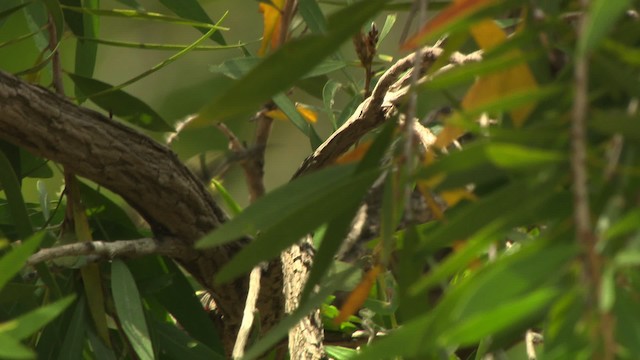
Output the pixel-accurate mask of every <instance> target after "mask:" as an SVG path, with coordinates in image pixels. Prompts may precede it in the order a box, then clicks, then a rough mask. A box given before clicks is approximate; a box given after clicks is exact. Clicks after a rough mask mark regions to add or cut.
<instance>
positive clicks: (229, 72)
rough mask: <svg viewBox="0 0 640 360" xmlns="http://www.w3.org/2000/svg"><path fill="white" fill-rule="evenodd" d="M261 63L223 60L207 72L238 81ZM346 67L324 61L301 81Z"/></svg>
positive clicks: (243, 59) (342, 64)
mask: <svg viewBox="0 0 640 360" xmlns="http://www.w3.org/2000/svg"><path fill="white" fill-rule="evenodd" d="M261 61H262V59H260V58H257V57H242V58H236V59H229V60H225V61H224V62H222V64H220V65H212V66H211V67H210V68H209V70H210V71H211V72H214V73H221V74H224V75H225V76H228V77H229V78H231V79H240V78H242V77H243V76H245V75H247V74H248V73H249V72H251V70H253V69H254V68H255V67H256V66H258V65H259V64H260V62H261ZM346 66H347V64H346V63H345V62H344V61H339V60H325V61H323V62H321V63H320V64H318V65H317V66H316V67H314V68H313V69H311V70H310V71H309V72H308V73H306V74H305V75H304V76H302V77H301V79H307V78H312V77H314V76H320V75H324V74H328V73H330V72H334V71H336V70H340V69H343V68H344V67H346Z"/></svg>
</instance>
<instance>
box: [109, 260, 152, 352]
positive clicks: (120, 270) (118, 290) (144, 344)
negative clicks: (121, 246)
mask: <svg viewBox="0 0 640 360" xmlns="http://www.w3.org/2000/svg"><path fill="white" fill-rule="evenodd" d="M111 289H112V291H113V302H114V303H115V307H116V312H117V314H118V318H119V319H120V324H121V325H122V329H123V330H124V333H125V334H126V335H127V338H128V339H129V342H130V343H131V346H132V347H133V349H134V350H135V352H136V354H137V355H138V357H140V359H142V360H147V359H154V358H155V356H154V352H153V347H152V346H151V338H150V337H149V330H148V328H147V322H146V320H145V317H144V310H143V309H142V302H141V298H140V293H139V292H138V288H137V287H136V282H135V280H134V279H133V276H132V275H131V272H129V269H128V268H127V265H125V263H124V262H122V261H120V260H116V261H114V262H113V263H112V264H111Z"/></svg>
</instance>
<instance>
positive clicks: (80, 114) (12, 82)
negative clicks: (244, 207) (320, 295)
mask: <svg viewBox="0 0 640 360" xmlns="http://www.w3.org/2000/svg"><path fill="white" fill-rule="evenodd" d="M0 138H2V139H4V140H6V141H8V142H10V143H13V144H15V145H18V146H20V147H22V148H24V149H26V150H28V151H30V152H32V153H34V154H36V155H39V156H42V157H45V158H48V159H51V160H53V161H56V162H58V163H60V164H62V165H63V166H64V167H65V169H67V170H69V171H71V172H72V173H74V174H77V175H79V176H83V177H85V178H87V179H90V180H92V181H95V182H96V183H98V184H100V185H102V186H104V187H106V188H108V189H110V190H112V191H114V192H115V193H117V194H119V195H120V196H122V197H123V198H124V199H125V200H126V201H127V202H128V203H129V204H130V205H131V206H133V207H134V208H135V209H137V210H138V211H139V212H140V214H141V215H142V216H143V217H144V218H145V219H146V220H147V221H148V222H149V224H150V225H151V227H152V230H153V231H154V234H155V236H156V237H157V238H159V239H163V238H164V237H166V236H170V237H174V238H175V239H177V241H179V242H182V243H183V244H184V246H192V245H193V242H194V241H196V240H197V239H199V238H200V237H201V236H203V235H204V234H206V233H207V232H209V231H211V230H213V229H214V228H216V227H217V226H219V224H221V223H222V222H223V221H225V220H226V219H227V217H226V215H225V214H224V212H223V211H222V210H221V209H220V208H219V207H218V205H217V204H216V203H215V201H214V200H213V198H212V197H211V195H210V194H209V193H208V191H207V189H206V187H205V186H204V184H202V183H201V182H200V181H199V180H198V179H197V178H196V176H195V175H194V174H193V173H192V172H191V171H189V170H188V169H187V168H186V167H185V166H184V165H183V164H182V163H181V162H180V160H179V159H178V158H177V156H176V155H175V154H174V153H173V152H171V150H169V149H168V148H166V147H165V146H162V145H160V144H158V143H157V142H155V141H153V140H152V139H150V138H149V137H147V136H145V135H143V134H141V133H139V132H138V131H136V130H134V129H132V128H130V127H128V126H126V125H123V124H121V123H118V122H116V121H113V120H111V119H109V118H107V117H105V116H103V115H101V114H100V113H98V112H96V111H93V110H89V109H85V108H82V107H79V106H77V105H75V104H73V103H72V102H70V101H69V100H67V99H66V98H63V97H61V96H58V95H56V94H53V93H51V92H50V91H48V90H46V89H43V88H41V87H38V86H34V85H30V84H27V83H25V82H23V81H21V80H20V79H18V78H16V77H14V76H12V75H10V74H7V73H5V72H2V71H0ZM246 241H247V239H240V240H238V241H236V242H233V243H230V244H226V245H224V246H220V247H216V248H214V249H206V250H202V251H198V254H199V256H198V257H197V258H196V259H194V260H193V261H182V260H180V259H177V260H178V261H179V262H180V263H181V265H182V266H183V267H184V268H185V269H186V270H187V271H188V272H189V273H191V274H192V275H193V276H194V277H195V278H196V279H198V281H200V283H202V284H203V286H205V287H206V288H208V289H209V290H211V292H212V296H213V298H214V300H215V302H216V307H217V309H219V311H220V313H221V316H223V317H224V319H225V321H224V327H225V329H223V342H224V344H225V346H226V348H227V350H228V351H229V354H230V353H231V349H232V348H233V342H234V339H235V334H236V333H237V329H238V327H239V324H240V322H241V320H242V306H241V304H242V303H243V302H244V299H245V296H246V293H247V284H248V278H247V277H245V278H241V279H238V280H236V281H234V282H231V283H227V284H222V285H220V284H216V283H214V281H213V279H214V276H215V274H216V272H217V271H218V270H219V269H220V268H221V267H222V266H223V265H224V264H226V263H227V262H228V261H229V259H231V257H232V256H233V255H234V254H236V253H237V252H238V251H239V250H240V249H241V248H242V246H243V244H245V243H246ZM278 271H279V269H278ZM281 277H282V276H281V275H280V276H270V277H267V279H266V280H265V281H268V282H266V283H265V284H264V285H263V289H266V290H265V291H268V292H269V291H273V289H274V288H277V289H281V288H282V284H281ZM258 307H259V311H260V312H261V313H265V314H267V315H266V316H265V317H264V318H263V319H262V326H263V329H265V331H266V330H267V329H269V328H270V327H271V326H273V325H274V324H275V323H277V321H278V319H279V318H280V316H281V314H278V313H274V309H280V308H281V307H282V305H281V303H280V299H278V298H274V297H273V296H271V294H269V295H268V296H267V295H265V296H264V298H263V299H262V301H260V302H259V304H258Z"/></svg>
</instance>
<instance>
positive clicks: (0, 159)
mask: <svg viewBox="0 0 640 360" xmlns="http://www.w3.org/2000/svg"><path fill="white" fill-rule="evenodd" d="M0 185H1V187H2V188H3V189H4V193H5V196H6V197H7V201H8V203H9V209H10V210H11V217H12V218H13V221H14V224H15V226H16V230H17V231H18V236H20V237H22V238H23V239H24V238H27V237H28V236H29V235H31V234H32V233H33V227H32V225H31V219H30V218H29V214H28V212H27V207H26V205H25V203H24V199H23V198H22V191H21V189H20V183H19V181H18V177H17V176H16V174H15V172H14V171H13V167H12V166H11V162H9V159H7V157H6V156H5V154H4V152H2V151H0ZM0 288H2V286H0Z"/></svg>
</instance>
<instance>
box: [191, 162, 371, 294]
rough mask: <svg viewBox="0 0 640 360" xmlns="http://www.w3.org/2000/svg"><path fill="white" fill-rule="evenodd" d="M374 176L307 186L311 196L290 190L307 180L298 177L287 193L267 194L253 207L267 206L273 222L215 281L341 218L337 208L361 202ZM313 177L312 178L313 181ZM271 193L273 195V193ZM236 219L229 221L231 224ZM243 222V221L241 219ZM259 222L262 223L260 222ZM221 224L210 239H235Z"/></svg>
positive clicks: (366, 173)
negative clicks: (320, 186)
mask: <svg viewBox="0 0 640 360" xmlns="http://www.w3.org/2000/svg"><path fill="white" fill-rule="evenodd" d="M328 170H330V169H327V171H319V172H318V173H324V174H321V175H324V176H327V175H329V174H335V173H334V172H329V171H328ZM341 170H342V169H341ZM318 173H315V174H311V175H309V176H308V177H312V176H314V175H316V174H318ZM378 173H379V171H378V170H377V169H373V170H369V171H364V172H362V173H358V174H354V175H351V176H339V177H338V179H337V180H338V181H336V182H332V184H333V186H331V187H330V188H328V189H326V188H324V187H323V188H322V189H320V188H319V186H318V187H317V188H316V189H313V186H314V185H309V186H311V187H312V189H311V190H317V191H314V192H311V193H309V192H310V191H309V189H306V191H304V190H301V191H300V192H296V191H293V186H291V187H289V185H293V184H294V183H296V184H295V185H296V187H297V186H299V185H300V183H302V180H307V181H308V180H309V179H308V177H302V178H300V181H297V180H294V181H292V182H291V183H289V184H288V185H285V186H284V187H283V188H281V189H279V190H283V189H287V188H289V189H290V190H291V191H290V192H289V191H280V192H279V193H278V194H275V195H274V196H269V195H270V194H268V195H266V196H265V197H263V198H261V199H260V200H258V202H256V203H255V205H258V203H259V202H262V204H261V206H264V204H267V206H268V207H269V208H270V211H271V212H278V213H279V214H278V215H274V216H275V217H276V219H274V221H273V222H271V223H269V224H268V225H267V227H265V228H263V230H262V232H261V233H260V234H259V236H258V238H257V239H255V240H254V241H253V242H251V243H249V244H248V245H247V246H246V247H244V248H243V249H242V250H241V251H240V252H239V253H238V254H237V255H236V256H235V257H234V258H233V259H231V261H229V263H227V264H226V265H225V266H224V267H223V268H222V269H221V270H220V272H219V273H218V274H217V277H216V280H217V281H219V282H225V281H228V280H231V279H233V278H236V277H237V276H239V275H241V274H242V273H244V272H246V271H249V270H250V269H251V268H253V266H255V264H258V263H259V262H261V261H264V260H269V259H271V258H273V257H276V256H277V255H278V254H280V252H281V251H282V250H284V249H286V248H287V247H289V246H290V245H291V244H293V243H295V242H297V241H298V240H300V238H302V236H305V235H306V234H308V233H310V232H312V231H313V230H315V229H316V228H317V227H318V226H320V225H322V224H323V223H325V222H327V221H331V220H332V219H334V218H336V216H339V215H341V214H342V211H341V209H346V208H348V207H349V206H351V204H352V203H353V202H360V201H362V196H360V194H361V193H362V189H368V188H369V186H371V184H372V183H373V181H374V180H375V179H376V177H377V176H378ZM324 176H323V177H324ZM315 178H316V177H314V179H315ZM324 181H325V182H326V183H330V182H331V181H330V180H329V179H327V180H324ZM305 183H307V182H305ZM324 185H325V184H323V186H324ZM320 190H322V191H320ZM273 193H275V191H274V192H273ZM302 193H306V194H308V195H309V196H308V197H306V198H304V199H300V200H299V201H298V202H297V203H296V204H294V205H293V206H287V205H284V203H285V202H286V201H289V199H291V198H298V197H299V196H300V195H302ZM282 196H287V197H288V198H289V199H287V200H285V199H282ZM298 199H299V198H298ZM279 204H280V205H279ZM250 208H251V206H250V207H249V208H247V210H245V211H248V210H249V209H250ZM275 209H279V211H274V210H275ZM327 209H331V211H327ZM254 211H255V210H254ZM243 214H244V213H242V214H240V215H238V217H237V218H236V219H240V217H242V215H243ZM252 216H253V215H252ZM259 216H260V217H262V218H264V217H265V213H261V215H259ZM236 219H233V220H232V221H231V223H233V222H234V221H235V220H236ZM243 221H246V219H243ZM260 221H261V222H262V221H264V220H260ZM227 224H229V223H227ZM241 224H242V222H241ZM225 225H226V224H225ZM225 225H223V226H222V227H220V229H219V230H218V231H220V235H219V237H218V238H217V239H214V240H217V241H220V240H227V238H228V237H229V236H231V239H234V238H237V237H238V236H233V235H229V233H228V232H225V231H223V229H224V226H225ZM215 235H216V231H214V232H213V234H212V236H215ZM202 241H204V240H202ZM198 246H201V244H198Z"/></svg>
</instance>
